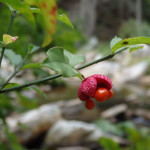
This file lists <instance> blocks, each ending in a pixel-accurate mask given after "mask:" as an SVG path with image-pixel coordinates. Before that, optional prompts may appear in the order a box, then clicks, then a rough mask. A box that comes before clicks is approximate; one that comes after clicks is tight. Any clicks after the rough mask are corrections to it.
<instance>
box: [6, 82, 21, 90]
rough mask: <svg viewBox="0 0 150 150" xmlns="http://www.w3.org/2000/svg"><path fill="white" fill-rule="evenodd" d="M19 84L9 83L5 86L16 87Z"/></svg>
mask: <svg viewBox="0 0 150 150" xmlns="http://www.w3.org/2000/svg"><path fill="white" fill-rule="evenodd" d="M18 85H19V84H18V83H8V84H7V85H6V86H5V87H4V89H7V88H12V87H16V86H18Z"/></svg>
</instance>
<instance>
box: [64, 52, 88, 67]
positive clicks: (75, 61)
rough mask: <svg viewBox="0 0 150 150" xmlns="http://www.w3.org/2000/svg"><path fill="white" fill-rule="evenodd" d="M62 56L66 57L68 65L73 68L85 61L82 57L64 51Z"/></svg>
mask: <svg viewBox="0 0 150 150" xmlns="http://www.w3.org/2000/svg"><path fill="white" fill-rule="evenodd" d="M64 55H65V56H67V58H68V60H69V64H70V65H71V66H75V65H77V64H79V63H81V62H84V61H85V57H84V56H80V55H74V54H72V53H70V52H68V51H67V50H64Z"/></svg>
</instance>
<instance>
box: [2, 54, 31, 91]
mask: <svg viewBox="0 0 150 150" xmlns="http://www.w3.org/2000/svg"><path fill="white" fill-rule="evenodd" d="M28 56H29V54H27V55H26V56H25V58H24V59H23V60H22V61H21V62H20V64H19V65H18V66H17V67H16V69H15V71H14V72H13V74H12V75H11V76H10V77H9V78H8V80H7V81H6V82H5V83H4V84H3V85H2V86H1V87H0V90H1V89H3V88H4V87H5V86H6V85H7V84H8V83H9V81H10V80H11V79H12V78H13V77H14V76H15V75H16V74H17V73H18V72H19V71H20V68H21V67H22V66H23V64H24V63H25V61H26V59H27V58H28Z"/></svg>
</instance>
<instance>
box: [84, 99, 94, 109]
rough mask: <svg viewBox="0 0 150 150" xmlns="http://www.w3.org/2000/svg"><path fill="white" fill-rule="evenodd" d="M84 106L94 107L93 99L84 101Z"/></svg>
mask: <svg viewBox="0 0 150 150" xmlns="http://www.w3.org/2000/svg"><path fill="white" fill-rule="evenodd" d="M85 107H86V108H87V109H93V108H94V107H95V103H94V101H93V100H92V99H88V100H87V101H86V104H85Z"/></svg>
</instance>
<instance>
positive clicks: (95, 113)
mask: <svg viewBox="0 0 150 150" xmlns="http://www.w3.org/2000/svg"><path fill="white" fill-rule="evenodd" d="M57 104H58V105H59V106H60V109H61V113H62V117H63V118H64V119H67V120H82V121H92V120H96V119H97V118H98V117H99V112H100V110H99V109H98V108H97V107H95V109H93V110H92V111H89V110H87V109H86V108H85V103H84V102H83V101H81V100H79V99H78V98H77V99H73V100H69V101H67V102H66V101H61V102H58V103H57Z"/></svg>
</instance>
